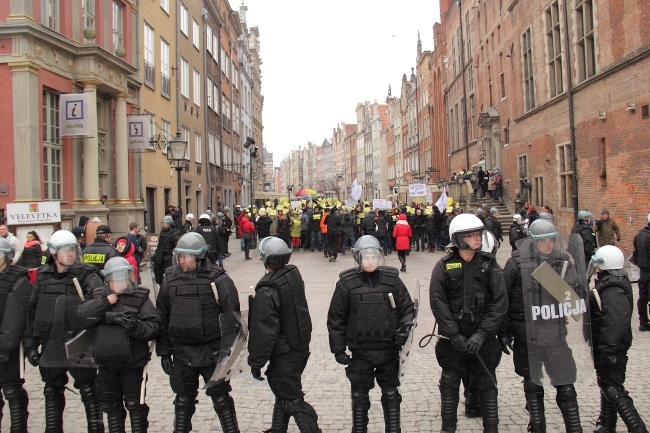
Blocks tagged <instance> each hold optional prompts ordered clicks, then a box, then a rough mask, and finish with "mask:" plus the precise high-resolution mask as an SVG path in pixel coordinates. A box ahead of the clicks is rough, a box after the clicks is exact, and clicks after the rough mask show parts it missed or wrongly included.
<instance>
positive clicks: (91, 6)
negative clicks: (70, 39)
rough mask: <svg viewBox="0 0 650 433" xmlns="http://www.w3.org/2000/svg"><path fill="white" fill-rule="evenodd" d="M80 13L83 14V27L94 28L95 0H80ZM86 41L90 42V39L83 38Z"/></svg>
mask: <svg viewBox="0 0 650 433" xmlns="http://www.w3.org/2000/svg"><path fill="white" fill-rule="evenodd" d="M81 14H82V16H83V18H82V19H83V26H84V29H94V28H95V0H81ZM84 41H85V42H86V43H92V42H93V40H92V39H86V38H84Z"/></svg>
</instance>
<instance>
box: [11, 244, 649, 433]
mask: <svg viewBox="0 0 650 433" xmlns="http://www.w3.org/2000/svg"><path fill="white" fill-rule="evenodd" d="M230 251H231V252H232V256H231V257H230V258H228V259H227V260H226V261H225V267H226V270H227V272H228V274H229V275H230V276H231V277H232V279H233V280H234V282H235V284H236V286H237V288H238V289H239V292H240V301H241V305H242V308H247V296H248V294H249V291H250V289H249V288H250V287H251V286H253V285H254V284H255V283H256V282H257V281H258V279H259V278H260V277H261V276H262V275H263V273H264V270H263V267H262V264H261V262H260V261H259V260H257V259H254V260H251V261H245V260H244V255H243V253H242V252H240V248H239V240H236V239H231V241H230ZM442 255H443V253H442V252H436V253H428V252H411V253H410V255H409V256H408V257H407V268H408V271H407V272H406V273H401V277H402V279H403V280H404V282H405V283H406V285H407V287H409V288H411V287H415V285H416V282H417V281H418V280H419V282H420V285H421V286H422V292H421V309H420V315H419V321H418V327H417V329H416V341H419V340H420V338H421V337H422V336H424V335H425V334H427V333H429V332H431V329H432V327H433V316H432V313H431V309H430V307H429V300H428V297H429V294H428V287H429V277H430V274H431V270H432V268H433V265H434V263H435V262H436V261H437V260H438V259H439V258H440V257H442ZM509 255H510V247H509V245H508V244H507V242H506V243H504V244H503V245H502V248H501V250H500V251H499V254H498V261H499V264H500V265H501V266H503V265H505V262H506V260H507V258H508V257H509ZM291 263H293V264H295V265H297V266H298V267H299V269H300V271H301V273H302V275H303V278H304V280H305V283H306V288H307V297H308V301H309V307H310V311H311V315H312V321H313V325H314V334H313V338H312V346H311V350H312V354H311V358H310V359H309V363H308V365H307V369H306V370H305V373H304V375H303V383H304V391H305V393H306V397H305V399H306V400H307V401H308V402H310V403H311V404H312V405H313V406H314V408H315V409H316V411H317V412H318V415H319V424H320V426H321V428H322V430H323V431H324V432H342V431H350V430H351V410H350V399H349V383H348V380H347V378H346V377H345V371H344V367H343V366H341V365H339V364H337V363H336V362H335V360H334V357H333V355H332V354H331V353H330V351H329V346H328V338H327V328H326V318H327V309H328V307H329V302H330V298H331V295H332V293H333V290H334V285H335V283H336V280H337V278H338V274H339V272H341V271H343V270H344V269H347V268H349V267H351V266H353V260H352V256H351V254H350V253H349V252H348V253H347V254H346V255H339V258H338V260H337V261H336V262H335V263H329V262H328V261H327V259H325V258H323V255H322V253H320V252H318V251H316V252H313V253H310V252H309V251H307V252H303V251H297V252H295V253H294V254H293V256H292V259H291ZM386 264H387V265H391V266H398V259H397V255H396V254H395V253H393V254H392V255H389V256H388V257H387V258H386ZM142 275H143V285H144V286H146V287H150V283H151V275H150V272H149V269H145V270H143V272H142ZM633 288H634V292H635V298H636V297H637V296H638V291H637V285H636V284H634V285H633ZM635 305H636V304H635ZM632 327H633V330H634V342H633V345H632V349H631V350H630V352H629V357H630V361H629V364H628V371H627V382H626V387H627V389H628V390H629V392H630V395H631V396H632V398H633V399H634V402H635V405H636V407H637V409H638V410H639V412H640V413H641V415H642V416H643V418H644V420H645V422H646V424H650V396H649V394H648V392H647V379H646V377H647V369H648V355H649V350H648V347H649V341H650V333H645V334H641V333H639V332H638V319H637V316H636V311H635V313H634V317H633V321H632ZM434 345H435V340H432V342H431V344H429V346H427V347H426V348H424V349H421V348H414V350H413V353H412V360H411V364H410V369H409V371H408V373H407V375H406V378H405V380H403V383H402V386H401V388H400V392H401V394H402V397H403V402H402V431H404V432H438V431H440V403H439V401H440V399H439V391H438V386H437V383H438V378H439V376H440V368H439V367H438V364H437V363H436V360H435V355H434ZM149 372H150V375H149V382H148V386H147V404H148V405H149V406H150V407H151V411H150V413H149V423H150V427H149V431H150V432H171V431H172V428H173V418H174V406H173V398H174V396H173V394H172V392H171V389H170V387H169V381H168V377H167V376H166V375H165V374H164V373H163V371H162V369H161V367H160V361H159V359H158V358H156V357H154V359H153V360H152V362H151V363H150V368H149ZM497 376H498V381H499V415H500V431H503V432H525V431H526V425H527V418H528V417H527V413H526V411H525V410H524V404H525V402H524V396H523V388H522V384H521V381H520V379H519V378H518V377H517V376H516V375H515V374H514V368H513V364H512V357H511V356H505V355H504V356H503V358H502V361H501V365H500V366H499V368H498V369H497ZM588 377H589V379H588V380H587V381H586V382H584V383H580V384H578V385H577V391H578V399H579V403H580V414H581V418H582V423H583V427H584V430H585V432H590V431H592V430H593V428H594V424H595V420H596V418H597V416H598V410H599V391H598V388H597V386H596V376H595V373H594V374H591V375H589V376H588ZM69 387H70V388H72V384H71V383H69ZM232 387H233V392H232V396H233V398H234V400H235V404H236V409H237V416H238V419H239V426H240V429H241V431H242V432H261V431H263V430H264V429H267V428H269V427H270V423H271V411H272V406H273V395H272V393H271V391H270V390H269V387H268V384H267V383H266V382H261V383H260V382H258V381H256V380H254V379H253V378H252V377H251V376H250V375H249V374H244V375H241V376H239V377H236V378H235V379H233V380H232ZM26 389H27V391H28V393H29V399H30V405H29V412H30V417H29V429H30V431H33V432H37V431H43V430H44V409H43V393H42V382H41V379H40V376H39V374H38V370H37V369H36V368H33V367H31V366H30V365H29V364H27V367H26ZM461 393H462V390H461ZM66 398H67V407H66V409H65V416H64V426H65V431H66V432H84V431H86V428H85V425H86V420H85V414H84V411H83V406H82V405H81V402H80V399H79V396H78V395H75V394H74V393H73V392H66ZM198 399H199V404H198V406H197V410H196V413H195V415H194V417H193V419H192V425H193V430H192V431H194V432H211V431H221V426H220V424H219V420H218V418H217V417H216V414H215V412H214V410H213V408H212V402H211V400H210V399H209V398H208V397H207V396H205V394H204V393H203V392H202V391H201V392H200V394H199V397H198ZM371 402H372V407H371V409H370V425H369V431H370V432H373V433H378V432H383V431H384V421H383V414H382V409H381V402H380V391H379V389H378V388H375V389H374V390H373V391H372V393H371ZM545 403H546V416H547V421H548V431H549V432H561V431H564V426H563V422H562V418H561V415H560V411H559V409H558V407H557V405H556V403H555V391H554V390H550V389H548V388H547V389H546V402H545ZM4 413H5V416H4V418H3V421H2V427H3V429H4V430H5V431H8V430H9V423H8V421H9V416H8V409H7V407H5V411H4ZM127 425H128V422H127ZM127 431H130V428H129V427H127ZM289 431H290V432H297V431H298V429H297V427H296V426H295V424H294V423H293V421H291V423H290V427H289ZM458 431H459V432H481V431H482V428H481V422H480V419H467V418H465V417H464V413H463V398H462V394H461V402H460V405H459V426H458ZM618 431H621V432H622V431H626V428H625V426H624V424H623V423H622V422H621V421H620V420H619V426H618Z"/></svg>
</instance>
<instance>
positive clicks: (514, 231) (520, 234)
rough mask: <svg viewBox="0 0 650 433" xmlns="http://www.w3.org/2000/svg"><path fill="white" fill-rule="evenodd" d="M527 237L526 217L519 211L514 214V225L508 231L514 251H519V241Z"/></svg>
mask: <svg viewBox="0 0 650 433" xmlns="http://www.w3.org/2000/svg"><path fill="white" fill-rule="evenodd" d="M525 237H526V232H525V230H524V219H523V218H522V217H521V215H519V214H518V213H517V214H514V215H513V217H512V225H511V226H510V231H509V232H508V241H509V242H510V246H511V247H512V251H517V241H518V240H521V239H524V238H525Z"/></svg>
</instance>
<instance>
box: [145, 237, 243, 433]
mask: <svg viewBox="0 0 650 433" xmlns="http://www.w3.org/2000/svg"><path fill="white" fill-rule="evenodd" d="M207 253H208V247H207V245H206V243H205V239H203V237H202V236H201V235H199V234H198V233H187V234H185V235H183V237H181V238H180V239H179V241H178V245H177V246H176V248H174V256H173V265H172V267H171V268H169V269H167V270H166V271H165V278H164V280H163V284H162V286H161V288H160V293H159V295H158V299H157V301H156V308H157V309H158V312H159V313H160V317H161V318H162V323H163V327H162V332H161V333H160V335H159V337H158V339H157V340H156V353H157V354H158V356H160V357H161V363H162V368H163V371H164V372H165V373H166V374H167V375H169V381H170V384H171V387H172V391H174V393H175V394H176V398H175V400H174V406H175V416H174V432H175V433H188V432H189V431H190V430H191V429H192V423H191V421H192V415H193V414H194V411H195V408H196V397H197V396H198V387H199V376H202V377H203V380H204V381H205V382H207V381H208V380H209V379H210V378H211V377H212V374H213V373H214V370H215V368H216V360H215V357H214V354H215V353H217V352H218V351H219V350H220V349H221V329H220V326H219V315H220V314H229V313H233V312H239V311H240V309H239V295H238V293H237V289H236V288H235V284H234V283H233V281H232V280H231V279H230V277H229V276H228V275H227V274H226V271H225V270H224V269H223V268H220V267H217V266H214V265H212V264H211V263H210V261H209V260H208V259H207ZM215 292H216V293H215ZM230 391H232V388H231V386H230V382H229V381H222V382H220V383H218V384H216V385H215V386H212V387H210V388H208V389H207V390H206V394H207V395H208V396H210V398H211V399H212V402H213V403H214V409H215V411H216V413H217V415H218V417H219V421H220V422H221V428H222V429H223V431H224V432H225V433H236V432H239V427H238V423H237V415H236V413H235V402H234V401H233V399H232V397H230V394H229V392H230Z"/></svg>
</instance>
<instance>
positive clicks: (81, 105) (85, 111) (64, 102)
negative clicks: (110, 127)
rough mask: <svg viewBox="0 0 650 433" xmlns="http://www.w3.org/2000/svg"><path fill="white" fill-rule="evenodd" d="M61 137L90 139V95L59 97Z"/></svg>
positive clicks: (76, 94)
mask: <svg viewBox="0 0 650 433" xmlns="http://www.w3.org/2000/svg"><path fill="white" fill-rule="evenodd" d="M59 128H60V135H61V137H90V131H91V125H90V93H65V94H62V95H59Z"/></svg>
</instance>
